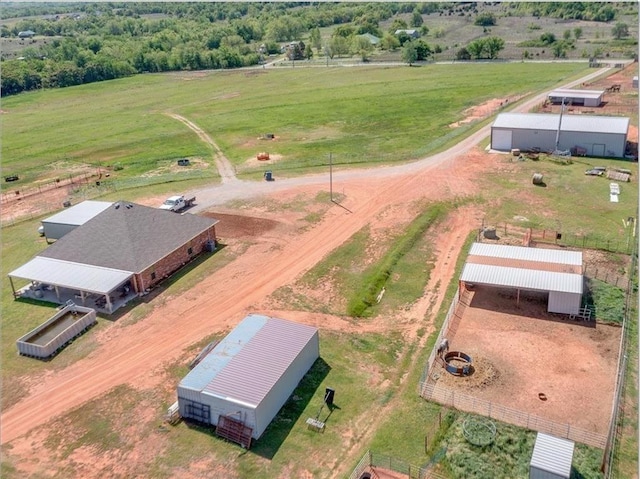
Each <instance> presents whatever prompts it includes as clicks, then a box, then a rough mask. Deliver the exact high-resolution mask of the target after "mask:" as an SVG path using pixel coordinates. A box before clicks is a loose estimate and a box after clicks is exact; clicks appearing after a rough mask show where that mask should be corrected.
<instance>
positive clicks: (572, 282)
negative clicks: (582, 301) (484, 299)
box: [460, 263, 583, 294]
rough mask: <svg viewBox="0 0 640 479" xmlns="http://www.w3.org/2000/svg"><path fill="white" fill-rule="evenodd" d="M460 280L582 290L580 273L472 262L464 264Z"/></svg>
mask: <svg viewBox="0 0 640 479" xmlns="http://www.w3.org/2000/svg"><path fill="white" fill-rule="evenodd" d="M460 280H461V281H465V282H468V283H478V284H487V285H492V286H504V287H509V288H520V289H528V290H536V291H555V292H562V293H579V294H582V291H583V289H582V288H583V280H582V275H581V274H571V273H555V272H551V271H536V270H531V269H522V268H508V267H504V266H491V265H484V264H474V263H467V264H465V265H464V268H463V270H462V274H461V275H460Z"/></svg>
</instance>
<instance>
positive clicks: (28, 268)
mask: <svg viewBox="0 0 640 479" xmlns="http://www.w3.org/2000/svg"><path fill="white" fill-rule="evenodd" d="M8 276H9V281H10V283H11V289H12V291H13V296H14V298H16V299H17V298H29V299H36V300H39V301H46V302H50V303H55V304H65V303H66V302H67V301H69V300H71V301H73V302H74V303H76V304H79V305H82V306H84V307H88V308H93V309H95V310H96V311H98V312H100V313H104V314H112V313H113V312H114V311H115V310H117V309H118V308H121V307H122V306H124V305H125V304H127V302H128V301H130V300H131V299H133V298H135V297H136V296H137V293H136V292H135V290H134V288H133V287H132V279H133V273H132V272H130V271H122V270H116V269H111V268H104V267H100V266H91V265H86V264H79V263H72V262H69V261H62V260H58V259H52V258H44V257H40V256H38V257H36V258H34V259H32V260H31V261H29V262H28V263H26V264H24V265H22V266H21V267H20V268H18V269H16V270H14V271H12V272H11V273H9V275H8ZM14 279H22V280H27V281H29V283H28V284H27V285H25V286H22V287H19V288H16V286H15V285H14Z"/></svg>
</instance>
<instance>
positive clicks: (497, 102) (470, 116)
mask: <svg viewBox="0 0 640 479" xmlns="http://www.w3.org/2000/svg"><path fill="white" fill-rule="evenodd" d="M520 98H522V95H520V96H514V97H505V98H494V99H492V100H489V101H485V102H484V103H482V104H481V105H477V106H472V107H471V108H467V109H466V110H464V111H463V112H462V113H463V114H464V120H460V121H456V122H455V123H451V124H450V125H449V126H450V127H451V128H456V127H458V126H460V125H464V124H465V123H471V122H473V121H476V120H482V119H483V118H486V117H488V116H489V115H491V114H492V113H495V112H496V111H498V110H499V109H500V108H502V107H503V106H507V105H508V104H509V102H511V103H513V102H515V101H518V100H519V99H520Z"/></svg>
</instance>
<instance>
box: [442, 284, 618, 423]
mask: <svg viewBox="0 0 640 479" xmlns="http://www.w3.org/2000/svg"><path fill="white" fill-rule="evenodd" d="M560 317H561V316H560V315H554V314H550V313H548V312H547V311H546V298H545V297H542V296H539V295H535V294H523V293H521V295H520V302H519V304H518V303H517V300H516V292H515V290H514V291H511V290H506V289H499V288H490V287H483V286H479V285H477V286H476V287H475V288H474V292H473V293H472V300H471V302H470V305H469V306H467V307H466V308H465V309H464V312H463V315H462V318H461V319H460V320H459V323H457V326H456V327H455V328H454V330H453V331H454V332H453V333H452V334H451V335H450V336H449V337H448V339H449V342H450V348H451V350H453V351H462V352H464V353H466V354H469V355H470V356H471V357H472V358H476V357H477V358H478V363H477V364H476V363H475V362H474V363H473V364H474V368H475V372H474V374H473V375H471V376H469V377H468V378H458V377H454V376H452V375H451V374H449V373H448V372H446V371H445V370H444V369H441V370H440V371H439V373H438V375H439V379H438V381H439V382H442V383H443V384H444V385H446V386H447V387H449V388H452V389H455V390H460V391H465V392H466V393H467V394H471V395H473V396H475V397H478V398H481V399H484V400H486V401H491V402H493V403H495V404H501V405H504V406H507V407H510V408H513V409H517V410H520V411H523V412H525V413H530V414H534V415H537V416H540V417H542V418H545V419H548V420H551V421H555V422H557V423H560V424H571V425H572V426H575V427H579V428H582V429H584V430H587V431H592V432H595V433H598V434H606V433H607V431H608V427H609V419H610V414H611V405H612V401H613V391H614V387H615V377H616V368H617V359H618V346H619V342H620V335H621V332H622V330H621V328H619V327H615V326H608V325H604V324H595V323H578V322H572V321H568V320H560V319H559V318H560ZM486 369H489V371H486ZM474 376H475V377H474ZM540 393H542V394H544V395H545V397H546V400H544V401H543V400H541V399H540V397H539V394H540Z"/></svg>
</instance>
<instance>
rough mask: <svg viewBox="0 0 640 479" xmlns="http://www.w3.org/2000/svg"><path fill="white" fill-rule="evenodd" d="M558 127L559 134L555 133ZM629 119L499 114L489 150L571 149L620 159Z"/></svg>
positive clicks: (624, 144)
mask: <svg viewBox="0 0 640 479" xmlns="http://www.w3.org/2000/svg"><path fill="white" fill-rule="evenodd" d="M558 130H559V133H558ZM628 130H629V118H626V117H619V116H616V117H614V116H589V115H567V114H564V115H559V114H544V113H501V114H499V115H498V117H497V118H496V120H495V122H494V123H493V125H492V126H491V149H493V150H498V151H511V150H512V149H516V148H517V149H520V150H523V151H527V150H532V149H535V148H539V149H540V150H541V151H553V150H555V149H556V140H557V142H558V148H557V149H558V150H571V149H573V148H576V147H579V148H582V149H584V150H585V151H586V152H587V155H589V156H597V157H611V158H623V157H624V154H625V149H626V146H627V133H628Z"/></svg>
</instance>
